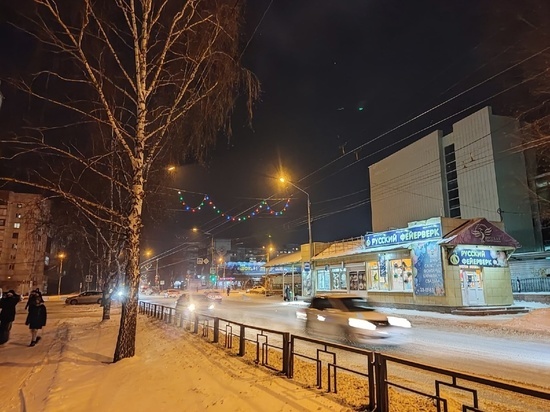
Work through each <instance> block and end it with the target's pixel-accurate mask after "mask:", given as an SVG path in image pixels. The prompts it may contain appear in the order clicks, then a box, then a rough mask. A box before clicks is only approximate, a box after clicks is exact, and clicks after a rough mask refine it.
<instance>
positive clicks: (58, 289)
mask: <svg viewBox="0 0 550 412" xmlns="http://www.w3.org/2000/svg"><path fill="white" fill-rule="evenodd" d="M65 256H66V255H65V253H63V252H61V253H60V254H59V255H57V257H58V258H59V280H58V282H57V295H61V278H62V277H63V259H65Z"/></svg>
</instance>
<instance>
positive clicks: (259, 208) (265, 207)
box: [178, 191, 291, 222]
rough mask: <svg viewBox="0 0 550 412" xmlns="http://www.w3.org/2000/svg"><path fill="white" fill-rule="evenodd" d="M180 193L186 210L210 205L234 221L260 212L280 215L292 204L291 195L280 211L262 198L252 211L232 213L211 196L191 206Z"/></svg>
mask: <svg viewBox="0 0 550 412" xmlns="http://www.w3.org/2000/svg"><path fill="white" fill-rule="evenodd" d="M178 195H179V200H180V202H181V204H182V206H183V207H184V211H186V212H191V213H196V212H198V211H200V210H202V209H204V208H205V207H210V208H211V209H212V210H214V211H215V212H216V213H217V214H218V215H220V216H222V217H225V219H226V220H231V221H233V222H242V221H245V220H248V219H251V218H253V217H255V216H258V215H259V214H261V213H265V214H270V215H273V216H280V215H282V214H283V213H284V212H286V210H287V209H288V208H289V206H290V199H291V198H290V197H289V198H288V199H287V200H286V202H285V205H284V207H283V208H282V209H281V210H278V211H275V210H274V209H273V208H272V207H271V206H270V205H269V203H268V202H267V200H262V201H261V202H260V203H258V205H256V207H255V208H254V211H253V212H251V213H247V214H242V215H230V214H228V213H225V212H223V211H221V210H220V209H219V208H218V207H217V206H216V205H215V204H214V202H213V201H212V200H211V199H210V196H208V195H204V197H203V199H202V201H201V202H200V203H199V205H198V206H194V207H193V206H189V205H188V204H187V203H185V200H184V198H183V193H182V192H181V191H178Z"/></svg>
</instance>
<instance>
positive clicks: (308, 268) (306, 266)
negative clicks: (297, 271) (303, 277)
mask: <svg viewBox="0 0 550 412" xmlns="http://www.w3.org/2000/svg"><path fill="white" fill-rule="evenodd" d="M310 270H311V265H310V263H309V262H304V271H305V272H309V271H310Z"/></svg>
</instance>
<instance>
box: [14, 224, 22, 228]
mask: <svg viewBox="0 0 550 412" xmlns="http://www.w3.org/2000/svg"><path fill="white" fill-rule="evenodd" d="M20 227H21V223H14V224H13V228H14V229H19V228H20Z"/></svg>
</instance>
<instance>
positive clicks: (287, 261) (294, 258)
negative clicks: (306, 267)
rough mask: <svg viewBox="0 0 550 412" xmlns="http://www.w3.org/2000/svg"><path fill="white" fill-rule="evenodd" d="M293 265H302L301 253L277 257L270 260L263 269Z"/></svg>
mask: <svg viewBox="0 0 550 412" xmlns="http://www.w3.org/2000/svg"><path fill="white" fill-rule="evenodd" d="M293 263H300V264H301V263H302V252H294V253H285V254H284V255H279V256H277V257H275V258H273V259H270V260H269V262H267V263H266V264H265V265H264V267H265V268H270V267H275V266H288V265H292V264H293Z"/></svg>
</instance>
